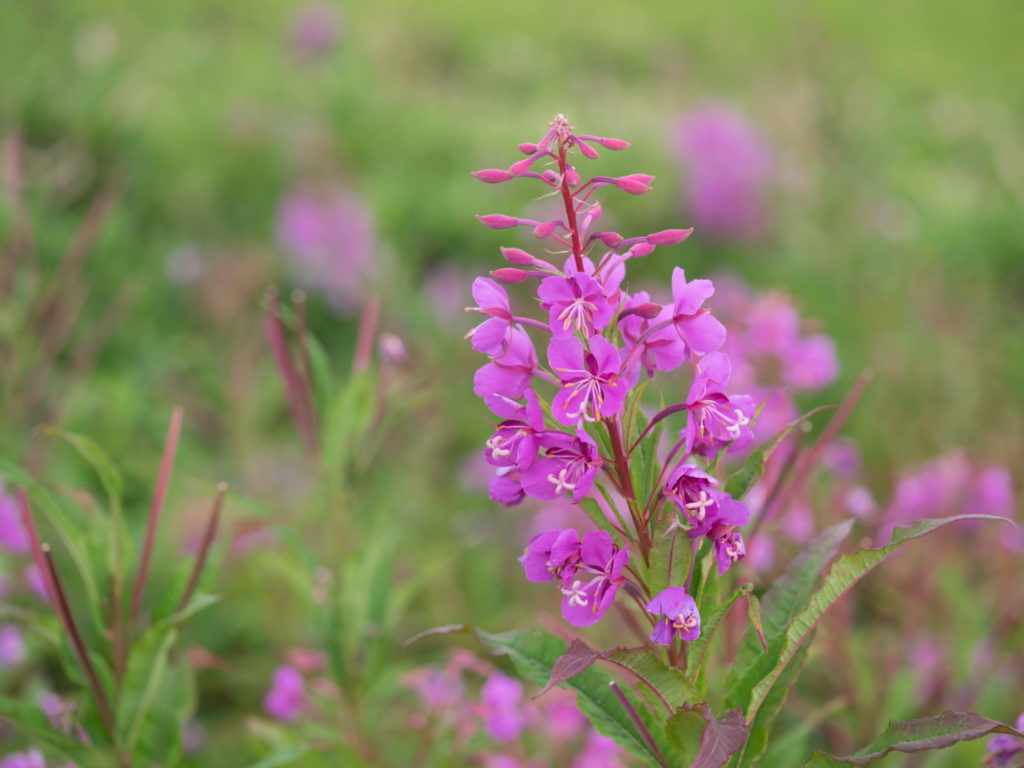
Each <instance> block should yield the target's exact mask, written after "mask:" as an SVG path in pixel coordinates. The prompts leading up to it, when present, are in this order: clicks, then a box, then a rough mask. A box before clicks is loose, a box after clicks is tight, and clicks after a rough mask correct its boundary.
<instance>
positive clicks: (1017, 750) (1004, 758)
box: [985, 713, 1024, 768]
mask: <svg viewBox="0 0 1024 768" xmlns="http://www.w3.org/2000/svg"><path fill="white" fill-rule="evenodd" d="M1016 728H1017V730H1018V731H1024V713H1022V714H1021V716H1020V717H1018V718H1017V723H1016ZM1021 753H1024V740H1022V739H1020V738H1018V737H1017V736H1011V735H1010V734H1008V733H1000V734H997V735H996V736H993V737H992V738H991V739H989V742H988V757H987V758H985V764H986V765H990V766H993V768H1008V766H1015V765H1019V764H1020V763H1019V759H1020V758H1019V755H1020V754H1021Z"/></svg>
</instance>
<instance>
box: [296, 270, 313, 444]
mask: <svg viewBox="0 0 1024 768" xmlns="http://www.w3.org/2000/svg"><path fill="white" fill-rule="evenodd" d="M292 308H293V309H294V310H295V337H296V339H298V343H299V363H300V365H301V367H302V394H303V402H304V404H305V409H306V418H307V419H308V423H309V428H310V429H311V430H312V432H313V438H314V440H315V439H316V434H317V421H316V395H315V394H314V392H313V361H312V360H311V359H310V356H309V324H308V322H307V320H306V294H305V292H304V291H298V290H296V291H292Z"/></svg>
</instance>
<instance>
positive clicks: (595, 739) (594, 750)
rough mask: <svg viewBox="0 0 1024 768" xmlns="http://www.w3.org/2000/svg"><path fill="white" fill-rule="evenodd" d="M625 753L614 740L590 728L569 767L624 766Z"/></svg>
mask: <svg viewBox="0 0 1024 768" xmlns="http://www.w3.org/2000/svg"><path fill="white" fill-rule="evenodd" d="M625 766H626V754H625V752H623V750H622V748H621V747H620V746H619V745H618V744H616V743H615V741H614V740H612V739H610V738H608V737H607V736H602V735H601V734H600V733H598V732H597V731H595V730H591V731H590V733H589V735H588V736H587V741H586V743H584V745H583V751H581V752H580V753H579V754H578V755H577V756H576V759H575V760H573V761H572V765H571V766H569V768H625Z"/></svg>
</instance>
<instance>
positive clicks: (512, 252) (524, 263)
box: [501, 247, 534, 267]
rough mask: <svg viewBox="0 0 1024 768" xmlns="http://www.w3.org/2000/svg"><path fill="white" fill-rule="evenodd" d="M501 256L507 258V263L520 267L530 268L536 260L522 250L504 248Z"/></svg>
mask: <svg viewBox="0 0 1024 768" xmlns="http://www.w3.org/2000/svg"><path fill="white" fill-rule="evenodd" d="M501 255H502V256H504V257H505V261H507V262H509V263H510V264H515V265H516V266H519V267H528V266H530V265H532V264H533V262H534V258H533V256H531V255H530V254H528V253H527V252H526V251H524V250H523V249H522V248H504V247H503V248H502V249H501Z"/></svg>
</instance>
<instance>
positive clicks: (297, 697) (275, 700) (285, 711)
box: [263, 665, 306, 722]
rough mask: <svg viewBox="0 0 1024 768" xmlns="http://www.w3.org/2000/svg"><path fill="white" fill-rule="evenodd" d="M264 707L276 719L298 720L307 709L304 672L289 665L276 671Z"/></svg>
mask: <svg viewBox="0 0 1024 768" xmlns="http://www.w3.org/2000/svg"><path fill="white" fill-rule="evenodd" d="M263 709H264V710H265V711H266V713H267V714H268V715H270V716H271V717H273V718H274V719H276V720H284V721H286V722H291V721H294V720H298V719H299V717H300V716H301V715H302V713H303V711H304V710H305V709H306V686H305V683H304V682H303V680H302V674H301V673H300V672H299V670H297V669H295V667H289V666H287V665H285V666H281V667H278V668H277V669H276V670H275V671H274V679H273V682H272V683H271V686H270V691H269V692H268V693H267V695H266V696H265V697H264V699H263Z"/></svg>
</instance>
